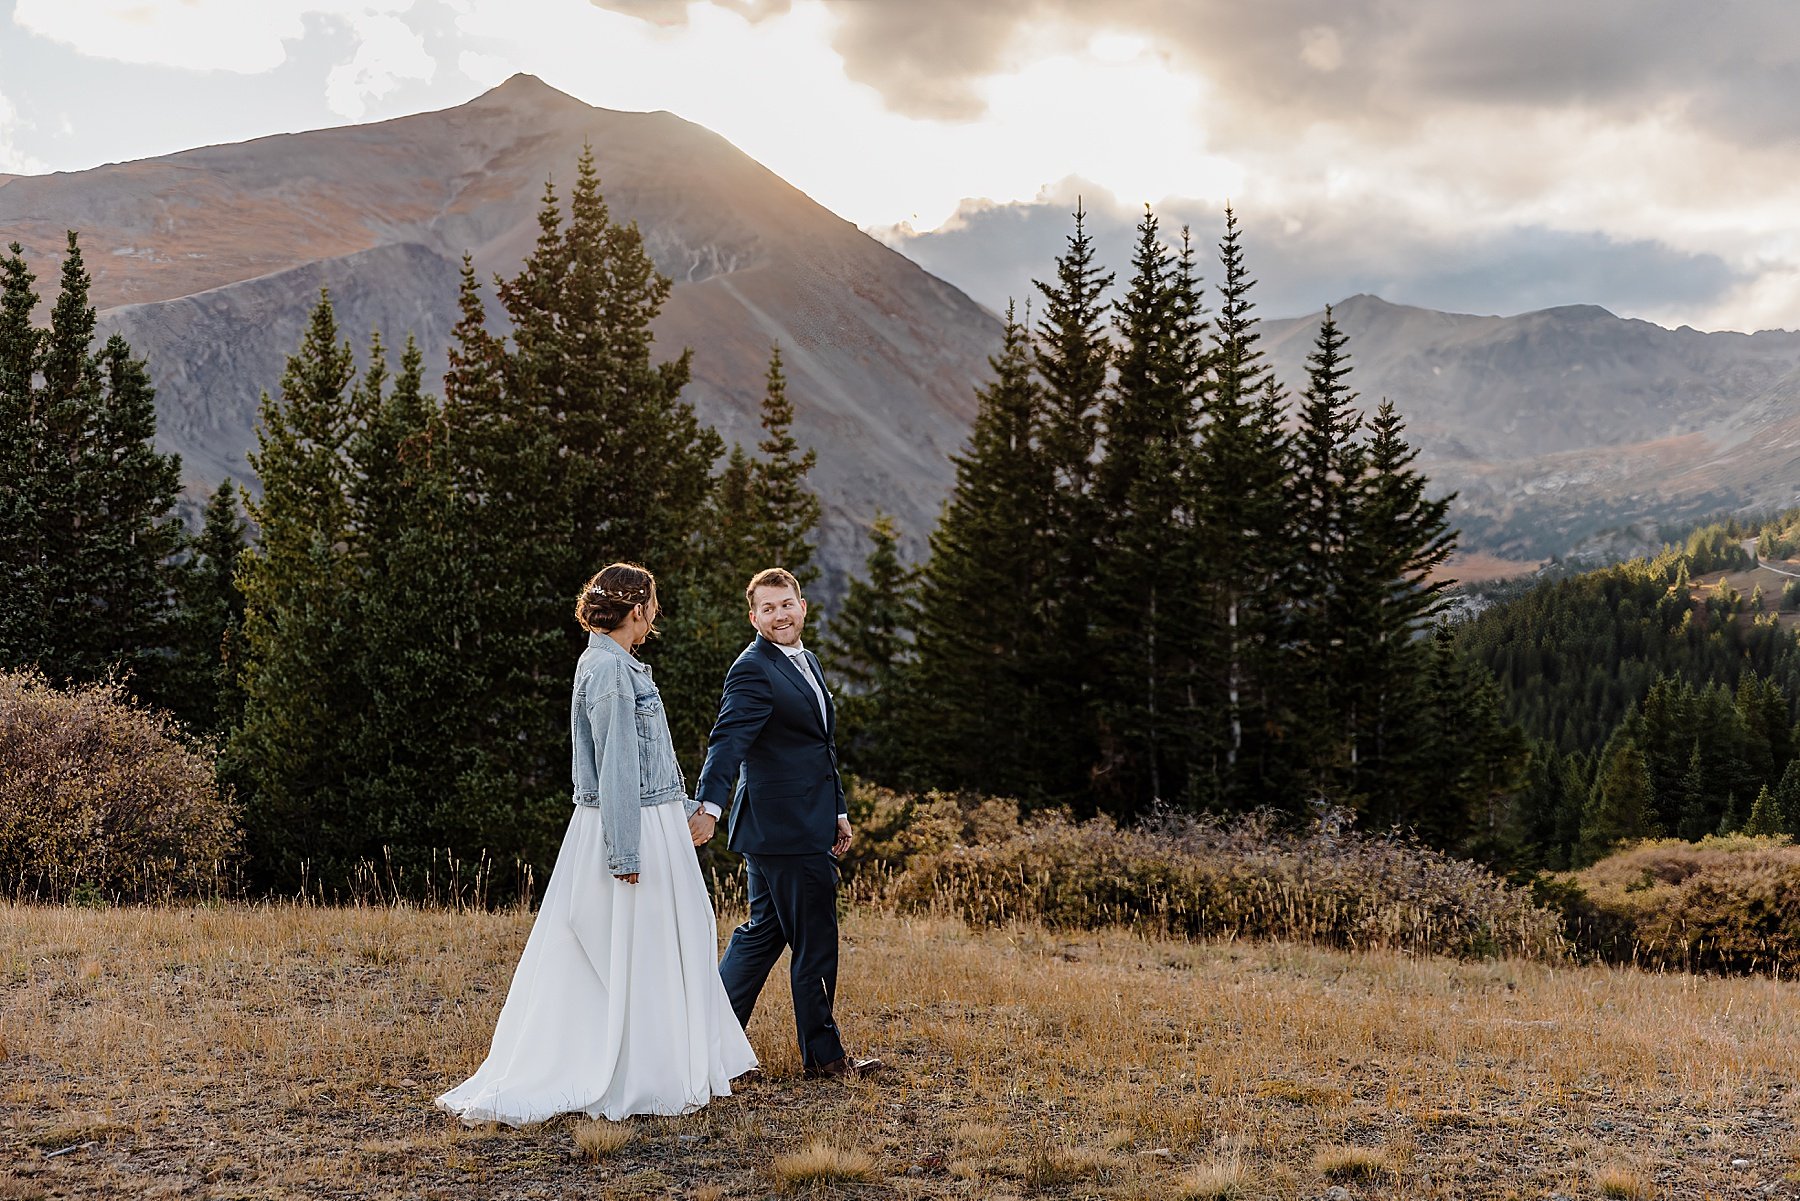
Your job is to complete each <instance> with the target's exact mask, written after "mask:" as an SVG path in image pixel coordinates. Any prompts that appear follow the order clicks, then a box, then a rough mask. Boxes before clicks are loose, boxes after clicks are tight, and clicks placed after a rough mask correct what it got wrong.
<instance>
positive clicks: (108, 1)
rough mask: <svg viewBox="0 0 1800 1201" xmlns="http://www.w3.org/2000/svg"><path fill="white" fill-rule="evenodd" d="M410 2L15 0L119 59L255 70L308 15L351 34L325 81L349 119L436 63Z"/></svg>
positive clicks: (294, 36) (267, 67)
mask: <svg viewBox="0 0 1800 1201" xmlns="http://www.w3.org/2000/svg"><path fill="white" fill-rule="evenodd" d="M413 5H414V0H17V7H16V8H15V9H14V12H13V20H14V22H16V23H17V24H18V25H19V27H20V28H22V29H26V30H29V31H30V32H32V33H35V34H37V35H38V36H40V37H44V38H48V39H50V40H52V41H56V42H61V43H63V44H65V45H67V46H71V47H73V48H74V49H75V50H77V51H79V52H81V53H82V54H86V55H90V56H92V57H94V58H103V59H110V60H113V61H116V62H125V63H139V64H148V65H155V66H165V67H176V68H180V69H184V70H190V71H230V72H233V73H236V74H240V75H257V74H262V73H264V72H267V71H272V70H274V69H275V68H276V67H279V66H280V65H281V64H282V63H283V62H285V61H287V56H288V43H290V42H294V41H297V40H298V39H300V38H302V37H304V36H305V34H306V18H307V17H320V18H324V19H326V20H329V21H335V22H337V23H338V24H340V25H341V26H343V27H344V28H345V29H347V30H348V31H349V33H350V35H351V38H352V39H353V40H354V42H355V43H356V50H355V53H354V54H353V56H352V57H351V59H350V61H349V62H346V63H341V64H339V65H338V66H336V67H334V68H332V70H331V72H330V73H329V74H328V75H327V76H326V79H325V101H326V104H327V106H328V107H329V108H330V109H331V111H332V112H334V113H337V114H338V115H339V116H342V117H346V118H348V119H350V120H352V121H354V120H358V119H360V118H361V117H362V116H363V115H364V113H365V112H366V111H367V101H369V100H371V99H380V98H381V97H383V96H385V95H387V94H388V93H390V92H392V91H393V90H394V89H395V88H396V87H397V86H399V84H400V82H401V81H403V80H430V79H431V78H432V76H433V75H434V74H435V72H436V70H437V63H436V61H435V60H433V59H432V57H431V55H430V54H429V53H427V51H426V49H425V41H424V39H423V38H422V37H420V36H419V34H418V33H417V32H416V31H415V30H413V29H412V28H411V26H409V25H408V24H407V23H406V21H405V20H404V19H403V17H402V15H401V14H403V13H406V12H407V11H409V10H410V9H412V8H413Z"/></svg>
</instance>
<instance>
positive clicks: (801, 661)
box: [700, 642, 850, 821]
mask: <svg viewBox="0 0 1800 1201" xmlns="http://www.w3.org/2000/svg"><path fill="white" fill-rule="evenodd" d="M775 649H776V650H778V651H780V652H781V653H782V654H784V655H786V656H787V657H788V662H790V663H792V664H793V665H794V667H795V669H796V670H797V671H799V673H800V677H801V678H802V679H804V680H805V681H806V682H807V683H808V684H811V685H812V690H813V696H814V697H816V698H818V702H819V722H820V724H822V725H830V724H831V717H830V715H829V714H828V713H827V711H826V708H825V686H824V685H823V684H822V683H820V681H819V678H818V677H817V676H815V675H814V674H813V669H812V664H811V663H809V662H807V659H806V645H805V644H804V643H800V642H796V643H794V645H792V646H783V645H782V644H781V643H779V642H777V643H776V644H775ZM700 808H702V809H704V810H705V811H706V812H707V813H709V814H711V815H712V817H713V820H714V821H717V820H718V819H719V818H721V817H723V816H724V813H723V811H721V810H720V808H719V807H718V806H717V805H715V804H713V803H712V802H711V801H707V802H706V803H705V804H703V805H701V806H700ZM838 817H840V818H842V819H843V820H845V821H848V820H849V818H850V815H849V814H848V813H840V814H838Z"/></svg>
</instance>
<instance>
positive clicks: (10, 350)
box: [0, 232, 242, 733]
mask: <svg viewBox="0 0 1800 1201" xmlns="http://www.w3.org/2000/svg"><path fill="white" fill-rule="evenodd" d="M35 283H36V276H35V275H33V273H32V272H31V270H30V267H29V265H28V264H27V263H26V261H25V258H24V250H23V248H21V247H20V246H19V245H18V244H17V243H13V244H12V245H11V246H10V247H9V248H8V253H7V254H6V256H5V257H0V481H4V487H0V579H3V580H4V581H5V584H6V587H5V589H4V595H3V596H0V667H7V668H18V667H32V668H35V669H37V670H38V671H40V672H42V673H43V674H44V675H45V676H46V677H47V678H48V679H49V680H51V681H52V682H56V683H62V682H68V681H75V682H81V683H88V682H94V681H99V680H103V679H108V678H118V679H122V680H124V681H125V682H127V683H128V684H129V686H130V687H131V688H132V689H133V690H134V691H136V692H137V693H138V694H139V695H141V696H143V697H145V698H147V699H148V700H150V701H152V702H153V703H155V704H157V705H159V706H161V707H163V708H167V709H170V710H172V711H173V712H175V713H176V714H177V715H178V716H180V717H181V718H182V719H183V720H184V721H185V722H186V724H187V725H188V726H189V728H190V729H194V730H198V731H201V732H209V733H210V732H214V731H217V730H219V729H221V728H222V727H223V726H224V725H225V724H226V723H227V722H228V721H229V718H230V705H231V699H230V698H231V696H232V689H231V686H230V683H229V680H228V678H226V677H227V675H228V673H227V671H226V669H225V667H224V664H225V663H226V661H227V660H228V657H229V643H230V640H231V636H232V632H233V631H234V630H235V628H236V626H237V623H238V620H239V615H240V613H241V604H240V602H239V601H238V599H237V597H236V593H235V589H234V588H233V587H232V585H231V583H230V580H231V576H232V573H233V571H234V569H235V562H236V555H237V551H238V548H239V547H240V546H241V545H242V523H241V520H240V518H239V514H238V508H237V502H236V494H235V490H234V489H233V488H232V486H231V483H230V481H226V482H225V483H224V484H222V485H221V486H220V488H219V489H218V491H217V492H216V493H215V494H214V495H213V497H212V499H211V501H210V503H209V504H208V505H207V507H206V510H205V513H206V516H205V526H204V529H203V530H202V531H201V532H200V534H199V535H198V536H197V537H190V536H189V535H188V534H187V533H186V532H185V530H184V528H183V526H182V524H181V522H180V521H179V520H178V518H177V516H176V499H177V495H178V493H179V490H180V479H181V464H180V461H179V460H178V458H177V457H176V456H174V455H165V454H159V453H158V452H157V451H156V449H155V447H154V445H153V442H152V439H153V437H154V434H155V430H156V409H155V399H156V393H155V389H154V388H153V387H152V386H151V383H150V376H149V373H148V371H147V370H146V368H145V365H144V362H143V360H141V359H139V358H136V357H135V356H134V355H133V354H132V352H131V347H130V346H129V345H127V344H126V342H125V340H124V339H123V338H122V337H120V336H119V335H117V334H113V335H112V336H110V337H108V338H107V339H106V340H105V342H104V343H101V344H100V345H98V346H96V345H95V343H96V342H97V341H98V333H97V327H98V319H97V316H96V313H95V309H94V307H93V305H92V303H91V302H90V301H89V290H90V286H91V278H90V276H89V274H88V271H87V267H86V263H85V262H84V260H83V257H82V253H81V245H80V241H79V239H78V238H77V236H76V235H75V233H73V232H71V233H70V234H69V240H68V247H67V252H66V254H65V256H64V259H63V264H62V271H61V277H60V280H59V281H58V288H57V294H56V299H55V301H54V303H53V305H52V307H51V310H50V320H49V323H48V325H47V327H39V326H37V325H36V324H35V323H34V322H33V319H32V312H33V310H34V309H35V308H36V306H37V304H38V303H39V301H38V297H37V293H36V289H35V286H34V285H35Z"/></svg>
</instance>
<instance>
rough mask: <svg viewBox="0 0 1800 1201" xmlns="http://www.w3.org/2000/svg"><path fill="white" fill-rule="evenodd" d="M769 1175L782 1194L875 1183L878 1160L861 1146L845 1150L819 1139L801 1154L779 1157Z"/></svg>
mask: <svg viewBox="0 0 1800 1201" xmlns="http://www.w3.org/2000/svg"><path fill="white" fill-rule="evenodd" d="M769 1175H770V1176H772V1177H773V1178H774V1180H775V1184H776V1186H777V1187H778V1188H780V1189H781V1190H782V1191H784V1192H786V1191H790V1190H793V1189H796V1188H803V1187H805V1186H807V1185H813V1184H848V1183H855V1182H859V1181H864V1180H874V1179H875V1178H876V1176H877V1172H876V1162H875V1157H874V1156H873V1155H870V1154H869V1153H868V1152H867V1151H865V1150H863V1149H862V1148H860V1147H845V1146H840V1145H838V1144H837V1143H833V1142H831V1141H830V1140H829V1139H822V1138H816V1139H814V1140H813V1141H812V1142H810V1143H808V1144H806V1146H804V1147H801V1148H800V1149H799V1150H798V1151H789V1152H788V1153H787V1154H785V1155H777V1156H776V1157H775V1162H774V1163H772V1164H770V1165H769Z"/></svg>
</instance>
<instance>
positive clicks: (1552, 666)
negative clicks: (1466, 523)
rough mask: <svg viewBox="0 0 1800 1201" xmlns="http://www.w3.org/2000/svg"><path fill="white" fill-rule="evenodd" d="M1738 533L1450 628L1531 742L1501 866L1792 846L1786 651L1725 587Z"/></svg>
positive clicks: (1764, 620)
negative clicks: (1673, 844) (1717, 836)
mask: <svg viewBox="0 0 1800 1201" xmlns="http://www.w3.org/2000/svg"><path fill="white" fill-rule="evenodd" d="M1776 528H1781V527H1780V526H1779V525H1778V526H1777V527H1776ZM1749 534H1750V531H1746V530H1743V529H1740V528H1738V527H1736V526H1735V525H1725V524H1719V525H1713V526H1709V527H1706V528H1703V529H1700V530H1697V531H1695V532H1694V533H1693V534H1691V535H1690V536H1689V538H1688V539H1687V542H1686V544H1685V545H1684V546H1679V547H1670V548H1669V549H1667V550H1666V551H1664V552H1663V553H1662V554H1660V555H1658V556H1657V557H1656V558H1654V559H1639V560H1635V561H1633V562H1630V563H1626V564H1622V565H1620V566H1617V567H1612V568H1607V569H1605V570H1602V571H1596V572H1590V573H1588V574H1586V575H1582V576H1578V577H1575V578H1572V579H1565V580H1561V581H1557V582H1555V583H1551V584H1547V585H1544V586H1542V587H1539V588H1536V589H1534V590H1532V591H1530V592H1527V593H1525V594H1524V595H1522V596H1520V597H1517V598H1516V599H1513V600H1511V601H1509V602H1507V603H1505V604H1502V605H1498V606H1495V607H1494V608H1492V609H1490V610H1488V611H1486V612H1484V613H1482V614H1481V615H1480V616H1478V617H1477V618H1476V619H1474V620H1473V621H1471V622H1469V623H1468V624H1467V625H1465V626H1464V627H1463V628H1462V629H1461V630H1459V632H1458V635H1457V640H1458V642H1459V644H1460V646H1461V647H1462V649H1463V651H1464V652H1465V653H1466V654H1467V655H1468V656H1469V657H1470V658H1471V659H1472V660H1473V661H1475V662H1477V663H1480V664H1481V665H1483V666H1484V667H1485V668H1486V669H1488V670H1489V671H1491V672H1492V673H1493V675H1494V677H1495V679H1496V680H1497V681H1498V682H1499V685H1500V688H1501V691H1502V693H1503V694H1504V697H1505V707H1506V712H1507V714H1508V716H1509V717H1511V718H1512V719H1514V720H1516V721H1517V722H1518V723H1519V724H1520V725H1521V727H1522V728H1523V729H1524V730H1525V732H1526V733H1527V735H1528V736H1529V737H1530V738H1531V739H1532V740H1533V741H1534V753H1533V756H1532V760H1533V762H1532V768H1531V771H1530V774H1529V779H1528V781H1527V785H1526V787H1524V788H1523V789H1521V790H1520V791H1519V792H1518V794H1517V796H1516V797H1515V798H1514V799H1513V803H1512V805H1511V807H1510V809H1511V811H1510V812H1509V813H1508V814H1506V815H1505V819H1504V821H1503V823H1502V825H1503V830H1502V833H1501V837H1500V844H1501V850H1500V853H1501V857H1503V858H1506V859H1508V860H1510V861H1512V862H1514V863H1516V864H1520V865H1523V866H1542V867H1567V866H1571V865H1579V864H1581V863H1585V862H1591V861H1592V860H1593V859H1595V858H1597V857H1599V856H1600V855H1602V854H1604V853H1605V852H1606V850H1607V849H1608V848H1610V847H1611V846H1613V845H1614V844H1616V843H1617V842H1618V841H1620V840H1621V839H1625V838H1633V837H1648V836H1654V835H1660V836H1669V837H1681V838H1688V839H1695V838H1700V837H1703V836H1705V835H1707V834H1712V833H1724V832H1732V831H1736V830H1749V831H1751V832H1756V833H1776V832H1785V833H1795V832H1800V767H1797V766H1796V764H1795V738H1796V733H1795V730H1794V726H1793V722H1794V715H1795V712H1796V702H1800V644H1797V643H1796V640H1795V638H1794V636H1793V635H1792V633H1791V632H1788V631H1784V630H1783V629H1781V627H1780V625H1779V623H1778V620H1777V617H1776V613H1775V611H1774V609H1775V606H1774V604H1773V603H1771V601H1770V600H1769V599H1768V598H1764V597H1761V596H1760V595H1759V594H1758V593H1756V592H1754V591H1753V592H1752V594H1751V595H1750V596H1748V597H1746V596H1744V595H1743V594H1742V593H1740V592H1738V591H1736V590H1735V589H1733V588H1732V587H1731V586H1730V584H1729V582H1728V580H1727V579H1726V578H1725V577H1726V575H1727V573H1729V572H1732V571H1738V570H1743V569H1745V568H1748V567H1750V566H1752V565H1753V564H1752V563H1751V561H1750V557H1749V556H1748V555H1747V554H1746V553H1745V551H1744V550H1743V548H1742V546H1741V545H1740V540H1741V539H1743V538H1745V537H1747V536H1749ZM1705 576H1714V577H1717V578H1716V579H1714V580H1713V581H1712V583H1711V584H1710V585H1709V586H1708V588H1707V589H1706V590H1704V591H1701V590H1700V589H1698V588H1697V587H1696V585H1698V584H1700V583H1701V582H1702V577H1705Z"/></svg>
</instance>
